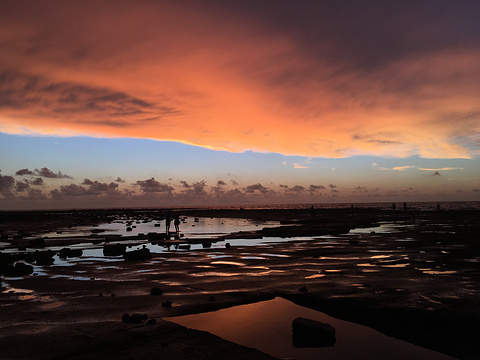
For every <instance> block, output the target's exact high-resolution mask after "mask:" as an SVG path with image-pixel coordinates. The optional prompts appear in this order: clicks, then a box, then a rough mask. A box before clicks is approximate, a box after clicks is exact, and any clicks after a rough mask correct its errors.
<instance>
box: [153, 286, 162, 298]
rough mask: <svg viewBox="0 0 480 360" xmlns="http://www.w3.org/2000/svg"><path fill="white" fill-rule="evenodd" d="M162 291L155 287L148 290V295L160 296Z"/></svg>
mask: <svg viewBox="0 0 480 360" xmlns="http://www.w3.org/2000/svg"><path fill="white" fill-rule="evenodd" d="M162 293H163V291H162V289H160V288H159V287H157V286H155V287H153V288H152V289H151V290H150V295H154V296H158V295H162Z"/></svg>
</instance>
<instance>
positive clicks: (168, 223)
mask: <svg viewBox="0 0 480 360" xmlns="http://www.w3.org/2000/svg"><path fill="white" fill-rule="evenodd" d="M171 222H172V217H171V216H170V213H168V214H167V218H166V219H165V229H166V231H167V235H168V233H169V232H170V223H171Z"/></svg>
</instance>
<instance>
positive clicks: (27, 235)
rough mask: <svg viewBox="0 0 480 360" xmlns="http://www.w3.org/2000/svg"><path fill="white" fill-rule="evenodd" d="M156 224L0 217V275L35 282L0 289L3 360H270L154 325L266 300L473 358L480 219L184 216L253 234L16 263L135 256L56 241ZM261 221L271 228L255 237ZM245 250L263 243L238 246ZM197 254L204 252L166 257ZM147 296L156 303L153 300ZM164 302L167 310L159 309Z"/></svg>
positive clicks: (111, 215) (333, 213)
mask: <svg viewBox="0 0 480 360" xmlns="http://www.w3.org/2000/svg"><path fill="white" fill-rule="evenodd" d="M165 215H166V213H165V212H163V211H154V210H135V211H134V210H105V211H99V210H95V211H77V212H26V213H16V212H15V213H7V212H4V213H0V234H2V235H3V237H2V244H3V245H2V248H3V252H4V253H7V252H8V253H13V255H9V256H6V255H4V256H3V258H4V260H3V262H8V261H12V260H14V261H17V262H24V261H25V262H26V263H27V264H28V263H29V262H30V263H33V265H35V270H34V273H33V274H30V275H26V276H18V277H8V276H3V278H2V288H1V290H2V293H1V295H0V296H1V297H0V299H1V302H0V320H1V324H0V326H1V335H0V354H2V358H6V359H50V358H58V359H60V358H61V359H77V358H78V359H85V358H91V359H94V358H99V357H102V358H106V359H110V358H112V359H113V358H116V359H119V358H120V359H129V358H131V359H146V358H151V357H152V356H158V357H161V358H163V359H187V358H188V359H192V358H196V359H246V358H248V359H257V358H258V359H268V358H270V357H269V356H268V355H266V354H262V353H260V352H258V351H257V350H255V349H248V348H245V347H241V346H238V345H236V344H233V343H229V342H227V341H224V340H222V339H220V338H218V337H216V336H214V335H211V334H208V333H205V332H200V331H195V330H189V329H186V328H183V327H181V326H179V325H176V324H173V323H171V322H167V321H164V320H163V317H167V316H175V315H184V314H191V313H199V312H205V311H212V310H216V309H220V308H225V307H230V306H235V305H238V304H245V303H252V302H256V301H259V300H266V299H273V298H274V297H276V296H280V297H283V298H286V299H289V300H291V301H293V302H295V303H297V304H299V305H303V306H306V307H309V308H312V309H317V310H320V311H322V312H324V313H327V314H329V315H331V316H334V317H337V318H339V319H343V320H349V321H353V322H356V323H360V324H364V325H367V326H370V327H372V328H375V329H376V330H379V331H381V332H383V333H385V334H387V335H390V336H393V337H396V338H399V339H403V340H406V341H409V342H411V343H414V344H417V345H420V346H423V347H426V348H429V349H432V350H436V351H439V352H442V353H445V354H449V355H452V356H454V357H457V358H461V359H476V358H478V356H479V354H480V345H479V342H478V334H479V333H480V325H479V324H480V305H479V302H478V295H479V290H480V289H479V288H480V282H479V280H480V270H479V266H478V263H479V261H480V243H479V241H478V240H479V239H480V216H479V215H480V211H474V210H471V211H438V212H437V211H408V212H403V211H396V212H394V211H387V210H377V209H354V211H352V210H351V209H335V210H315V211H311V210H309V209H306V210H305V209H303V210H195V209H192V210H185V209H182V212H181V215H182V216H187V217H189V218H194V217H202V218H210V217H215V218H227V217H235V218H240V219H252V220H253V221H254V222H255V223H256V224H258V225H259V226H258V230H255V231H248V232H243V233H235V234H222V235H208V236H205V238H199V237H196V238H195V237H192V238H189V237H187V236H184V237H181V238H179V239H177V240H175V239H173V238H172V239H160V240H159V239H156V240H155V241H154V242H155V243H156V244H157V245H154V246H157V247H158V248H159V249H160V248H161V247H163V246H165V245H167V244H171V249H172V250H171V251H162V252H158V253H157V252H153V253H152V258H151V259H148V260H143V261H126V260H123V258H122V257H120V256H118V257H108V261H103V260H102V259H99V258H95V257H90V258H89V257H86V256H84V255H82V256H81V257H78V258H76V257H72V258H69V259H68V260H69V261H63V262H60V263H55V264H53V265H37V264H36V260H35V259H34V258H32V256H30V257H29V256H27V255H26V254H27V253H30V254H31V253H32V252H34V251H35V250H38V251H46V250H48V249H49V248H51V247H54V246H64V247H67V246H68V247H75V246H78V245H80V244H84V246H83V248H84V249H85V248H88V247H89V246H92V247H93V246H97V247H98V246H99V244H100V245H103V244H105V243H122V242H132V241H133V242H135V241H138V243H139V244H141V243H144V242H146V241H148V236H147V235H146V234H144V235H142V236H140V235H136V236H128V234H124V235H125V236H123V237H118V236H114V237H109V236H103V235H102V233H101V232H100V233H94V234H93V236H88V237H85V236H69V235H68V229H69V227H70V229H71V228H74V227H75V226H79V225H88V226H90V225H97V224H100V223H104V222H108V221H112V220H113V219H116V218H119V217H122V218H127V217H130V219H132V220H133V221H141V220H145V219H158V220H162V219H163V218H164V217H165ZM266 221H278V226H275V227H272V226H269V227H262V224H263V223H264V222H266ZM172 225H173V224H172ZM162 226H163V225H162ZM94 228H95V227H92V229H94ZM163 229H164V228H163V227H162V229H159V232H160V231H161V230H163ZM351 229H357V230H355V231H352V232H350V230H351ZM362 229H363V230H362ZM46 231H54V232H55V231H62V234H58V236H57V237H55V238H47V239H43V240H44V242H43V243H42V244H36V243H35V242H34V243H33V244H36V246H37V247H32V246H31V245H32V243H31V242H30V243H29V241H30V240H32V239H36V238H38V236H39V235H38V234H41V233H44V232H46ZM14 237H15V238H14ZM282 237H284V238H286V239H285V240H288V241H280V240H279V239H280V238H282ZM254 238H257V239H258V238H262V241H264V242H265V243H264V244H262V245H257V246H245V245H240V244H242V243H244V241H246V240H245V239H254ZM240 239H242V241H240ZM274 239H278V240H277V241H275V242H269V241H273V240H274ZM151 242H152V239H150V243H151ZM199 242H200V243H202V242H203V243H205V244H206V245H205V247H202V248H191V249H190V250H186V249H185V250H181V249H178V250H175V249H174V248H175V246H176V245H179V244H184V245H187V244H189V243H190V244H194V243H199ZM227 242H228V243H229V244H230V245H231V246H230V247H229V248H227V247H226V246H225V245H226V243H227ZM209 244H213V246H210V247H209ZM19 248H20V250H18V249H19ZM127 251H129V249H127ZM5 258H7V259H8V260H5ZM22 259H24V260H22ZM35 274H37V275H35ZM153 287H159V288H160V289H161V290H162V295H158V296H152V295H151V294H150V290H151V289H152V288H153ZM167 301H170V302H171V304H172V306H171V307H166V306H162V303H164V305H166V304H165V302H167ZM125 313H129V314H134V313H138V314H147V319H150V320H151V319H154V320H155V321H156V323H155V324H153V325H147V322H146V320H143V321H142V322H141V323H135V324H129V323H125V322H122V315H123V314H125ZM234 325H235V324H232V326H234Z"/></svg>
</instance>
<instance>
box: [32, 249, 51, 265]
mask: <svg viewBox="0 0 480 360" xmlns="http://www.w3.org/2000/svg"><path fill="white" fill-rule="evenodd" d="M54 256H55V252H53V251H52V250H47V251H38V250H37V251H35V253H34V254H33V257H34V259H35V263H36V264H37V265H53V263H54V262H55V259H54V258H53V257H54Z"/></svg>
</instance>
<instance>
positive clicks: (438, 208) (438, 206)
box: [437, 203, 441, 211]
mask: <svg viewBox="0 0 480 360" xmlns="http://www.w3.org/2000/svg"><path fill="white" fill-rule="evenodd" d="M440 209H441V207H440V203H437V211H440Z"/></svg>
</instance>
